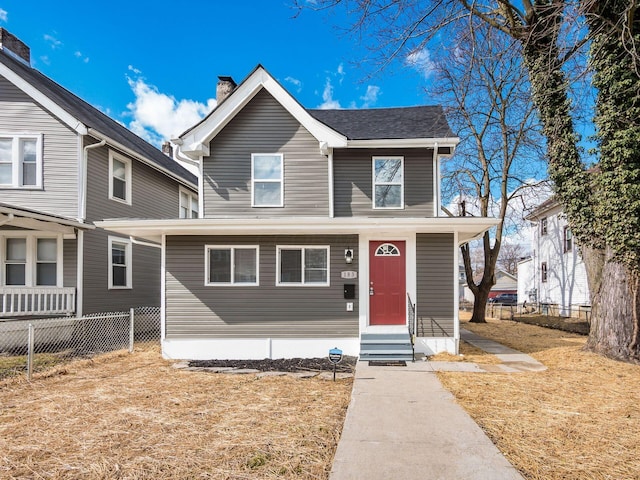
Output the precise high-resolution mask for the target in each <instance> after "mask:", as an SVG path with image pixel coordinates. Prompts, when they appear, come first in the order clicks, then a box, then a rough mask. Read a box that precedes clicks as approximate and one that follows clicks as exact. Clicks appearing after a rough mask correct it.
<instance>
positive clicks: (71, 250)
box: [62, 239, 78, 287]
mask: <svg viewBox="0 0 640 480" xmlns="http://www.w3.org/2000/svg"><path fill="white" fill-rule="evenodd" d="M62 245H63V247H62V265H63V284H62V285H63V286H64V287H76V286H77V283H76V279H77V273H78V272H77V265H78V254H77V248H78V240H77V239H68V240H63V244H62Z"/></svg>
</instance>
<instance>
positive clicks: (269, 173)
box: [251, 153, 284, 207]
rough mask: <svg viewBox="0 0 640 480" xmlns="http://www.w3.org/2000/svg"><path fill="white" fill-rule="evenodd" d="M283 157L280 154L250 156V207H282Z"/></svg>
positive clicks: (255, 154)
mask: <svg viewBox="0 0 640 480" xmlns="http://www.w3.org/2000/svg"><path fill="white" fill-rule="evenodd" d="M283 185H284V156H283V155H282V154H281V153H254V154H252V155H251V205H252V206H253V207H282V206H283V205H284V187H283Z"/></svg>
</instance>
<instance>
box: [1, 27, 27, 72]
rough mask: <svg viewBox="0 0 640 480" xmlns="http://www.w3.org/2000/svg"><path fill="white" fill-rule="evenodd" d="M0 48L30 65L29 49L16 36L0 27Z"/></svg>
mask: <svg viewBox="0 0 640 480" xmlns="http://www.w3.org/2000/svg"><path fill="white" fill-rule="evenodd" d="M0 50H4V51H5V52H7V53H9V54H10V55H11V56H13V57H14V58H16V59H18V60H20V61H21V62H23V63H25V64H27V65H29V66H31V50H30V49H29V47H28V46H27V45H26V44H25V43H24V42H23V41H22V40H20V39H19V38H18V37H16V36H15V35H13V34H12V33H10V32H8V31H7V30H5V29H4V28H2V27H0Z"/></svg>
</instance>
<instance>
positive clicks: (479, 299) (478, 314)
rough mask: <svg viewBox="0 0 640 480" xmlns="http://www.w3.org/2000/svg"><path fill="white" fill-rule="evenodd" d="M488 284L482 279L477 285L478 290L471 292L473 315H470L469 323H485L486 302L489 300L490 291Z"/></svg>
mask: <svg viewBox="0 0 640 480" xmlns="http://www.w3.org/2000/svg"><path fill="white" fill-rule="evenodd" d="M492 286H493V285H491V284H490V283H489V282H485V281H484V278H483V279H482V281H481V282H480V285H478V290H477V291H475V292H473V297H474V298H473V314H472V315H471V320H469V322H471V323H487V320H486V314H487V300H489V292H490V291H491V287H492Z"/></svg>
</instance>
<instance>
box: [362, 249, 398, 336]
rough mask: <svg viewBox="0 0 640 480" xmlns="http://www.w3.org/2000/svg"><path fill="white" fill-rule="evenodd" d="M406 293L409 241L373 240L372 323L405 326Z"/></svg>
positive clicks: (370, 258) (371, 252) (370, 298)
mask: <svg viewBox="0 0 640 480" xmlns="http://www.w3.org/2000/svg"><path fill="white" fill-rule="evenodd" d="M406 295H407V292H406V262H405V242H404V241H378V240H377V241H372V242H369V325H404V324H405V323H406V300H405V297H406Z"/></svg>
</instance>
